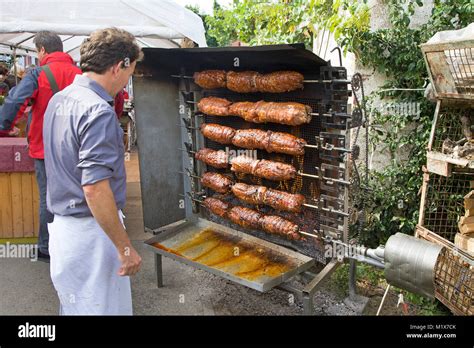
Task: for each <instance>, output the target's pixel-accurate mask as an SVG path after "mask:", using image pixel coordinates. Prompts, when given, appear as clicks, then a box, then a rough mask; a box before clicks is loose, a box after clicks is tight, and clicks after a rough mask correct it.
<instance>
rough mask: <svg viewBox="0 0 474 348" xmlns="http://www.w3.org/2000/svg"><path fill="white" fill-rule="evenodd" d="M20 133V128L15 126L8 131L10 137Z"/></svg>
mask: <svg viewBox="0 0 474 348" xmlns="http://www.w3.org/2000/svg"><path fill="white" fill-rule="evenodd" d="M19 134H20V129H19V128H17V127H13V129H12V130H11V131H9V132H8V136H10V137H17V136H18V135H19Z"/></svg>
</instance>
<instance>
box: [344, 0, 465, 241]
mask: <svg viewBox="0 0 474 348" xmlns="http://www.w3.org/2000/svg"><path fill="white" fill-rule="evenodd" d="M386 1H387V3H388V4H389V9H390V21H391V25H392V27H391V28H389V29H380V30H376V31H372V32H364V33H362V35H361V37H362V45H361V46H359V47H358V48H357V50H356V52H357V54H358V56H359V57H360V60H361V62H362V63H363V64H364V65H366V66H368V67H372V68H374V69H375V70H377V71H379V72H381V73H383V74H385V75H386V76H387V82H386V84H385V85H384V86H383V87H382V89H387V88H420V87H422V86H424V85H425V82H426V81H427V79H428V75H427V71H426V67H425V62H424V59H423V56H422V54H421V50H420V49H419V45H420V44H422V43H424V42H426V41H427V40H428V39H429V38H430V37H431V36H432V35H434V34H435V33H436V32H437V31H440V30H449V29H458V28H461V27H465V26H467V25H468V24H470V22H471V21H472V20H473V13H474V12H473V10H472V9H473V7H472V6H473V5H472V3H470V0H446V1H435V7H434V9H433V11H432V15H431V18H430V19H429V21H428V22H427V23H426V24H424V25H422V26H420V27H418V28H411V27H410V17H411V15H412V14H413V13H414V11H415V8H416V6H420V5H422V4H421V2H419V1H418V2H416V1H407V0H386ZM422 92H423V91H399V90H395V91H389V92H386V91H380V92H377V93H375V94H374V95H373V96H371V98H369V101H368V103H367V105H368V107H369V109H370V113H371V121H370V123H371V127H370V138H371V149H372V150H373V151H378V152H380V151H386V152H387V153H388V154H389V158H390V162H389V163H388V164H387V165H386V166H385V168H383V169H382V170H379V171H372V172H371V175H370V182H369V188H368V189H369V195H368V197H366V198H367V199H366V203H367V206H366V208H367V210H368V223H367V225H366V226H365V228H364V229H363V230H362V231H361V232H360V235H359V236H358V237H359V241H360V242H362V243H365V244H367V245H368V246H372V247H375V246H377V245H379V244H381V243H384V242H385V241H386V240H387V239H388V238H389V237H390V236H391V235H392V234H394V233H396V232H402V233H407V234H413V232H414V228H415V226H416V224H417V222H418V215H419V213H418V210H419V195H418V192H419V189H420V187H421V184H422V171H421V168H422V166H423V165H424V164H425V163H426V157H425V156H426V155H425V153H426V144H427V143H428V138H429V134H430V129H431V122H432V117H433V113H434V105H433V104H432V103H430V102H428V101H427V100H426V98H424V96H423V93H422ZM375 97H377V98H380V99H381V100H382V101H383V102H394V103H414V105H419V108H420V113H419V114H418V115H404V114H400V113H397V112H389V113H384V112H382V111H381V110H380V108H379V107H377V104H376V103H374V99H375ZM402 154H403V155H402ZM353 230H355V228H354V229H353Z"/></svg>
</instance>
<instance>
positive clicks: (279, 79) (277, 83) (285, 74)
mask: <svg viewBox="0 0 474 348" xmlns="http://www.w3.org/2000/svg"><path fill="white" fill-rule="evenodd" d="M303 80H304V76H303V75H302V74H300V73H299V72H296V71H275V72H272V73H269V74H261V75H259V76H257V78H256V81H255V84H256V88H257V90H258V91H259V92H266V93H286V92H291V91H294V90H296V89H303Z"/></svg>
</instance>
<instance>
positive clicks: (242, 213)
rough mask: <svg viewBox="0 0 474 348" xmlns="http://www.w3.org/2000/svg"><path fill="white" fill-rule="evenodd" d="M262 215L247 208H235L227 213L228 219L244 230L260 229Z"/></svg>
mask: <svg viewBox="0 0 474 348" xmlns="http://www.w3.org/2000/svg"><path fill="white" fill-rule="evenodd" d="M262 216H263V215H262V214H260V213H259V212H258V211H255V210H253V209H249V208H245V207H240V206H237V207H233V208H231V209H230V210H229V212H228V213H227V217H228V218H229V220H230V221H232V222H233V223H234V224H237V225H239V226H242V227H244V228H250V229H260V228H261V227H260V220H261V219H262Z"/></svg>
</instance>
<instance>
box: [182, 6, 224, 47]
mask: <svg viewBox="0 0 474 348" xmlns="http://www.w3.org/2000/svg"><path fill="white" fill-rule="evenodd" d="M185 7H186V8H187V9H188V10H191V11H193V12H194V13H195V14H197V15H198V16H199V17H201V19H202V22H203V24H204V30H205V31H206V33H205V35H206V42H207V45H208V46H209V47H216V46H217V40H216V38H215V37H213V36H211V35H210V34H209V25H208V21H209V17H211V16H209V15H207V14H205V13H202V12H201V9H200V8H199V6H192V5H186V6H185ZM216 8H217V9H219V8H220V6H219V4H218V3H217V2H216V1H214V9H216Z"/></svg>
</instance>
